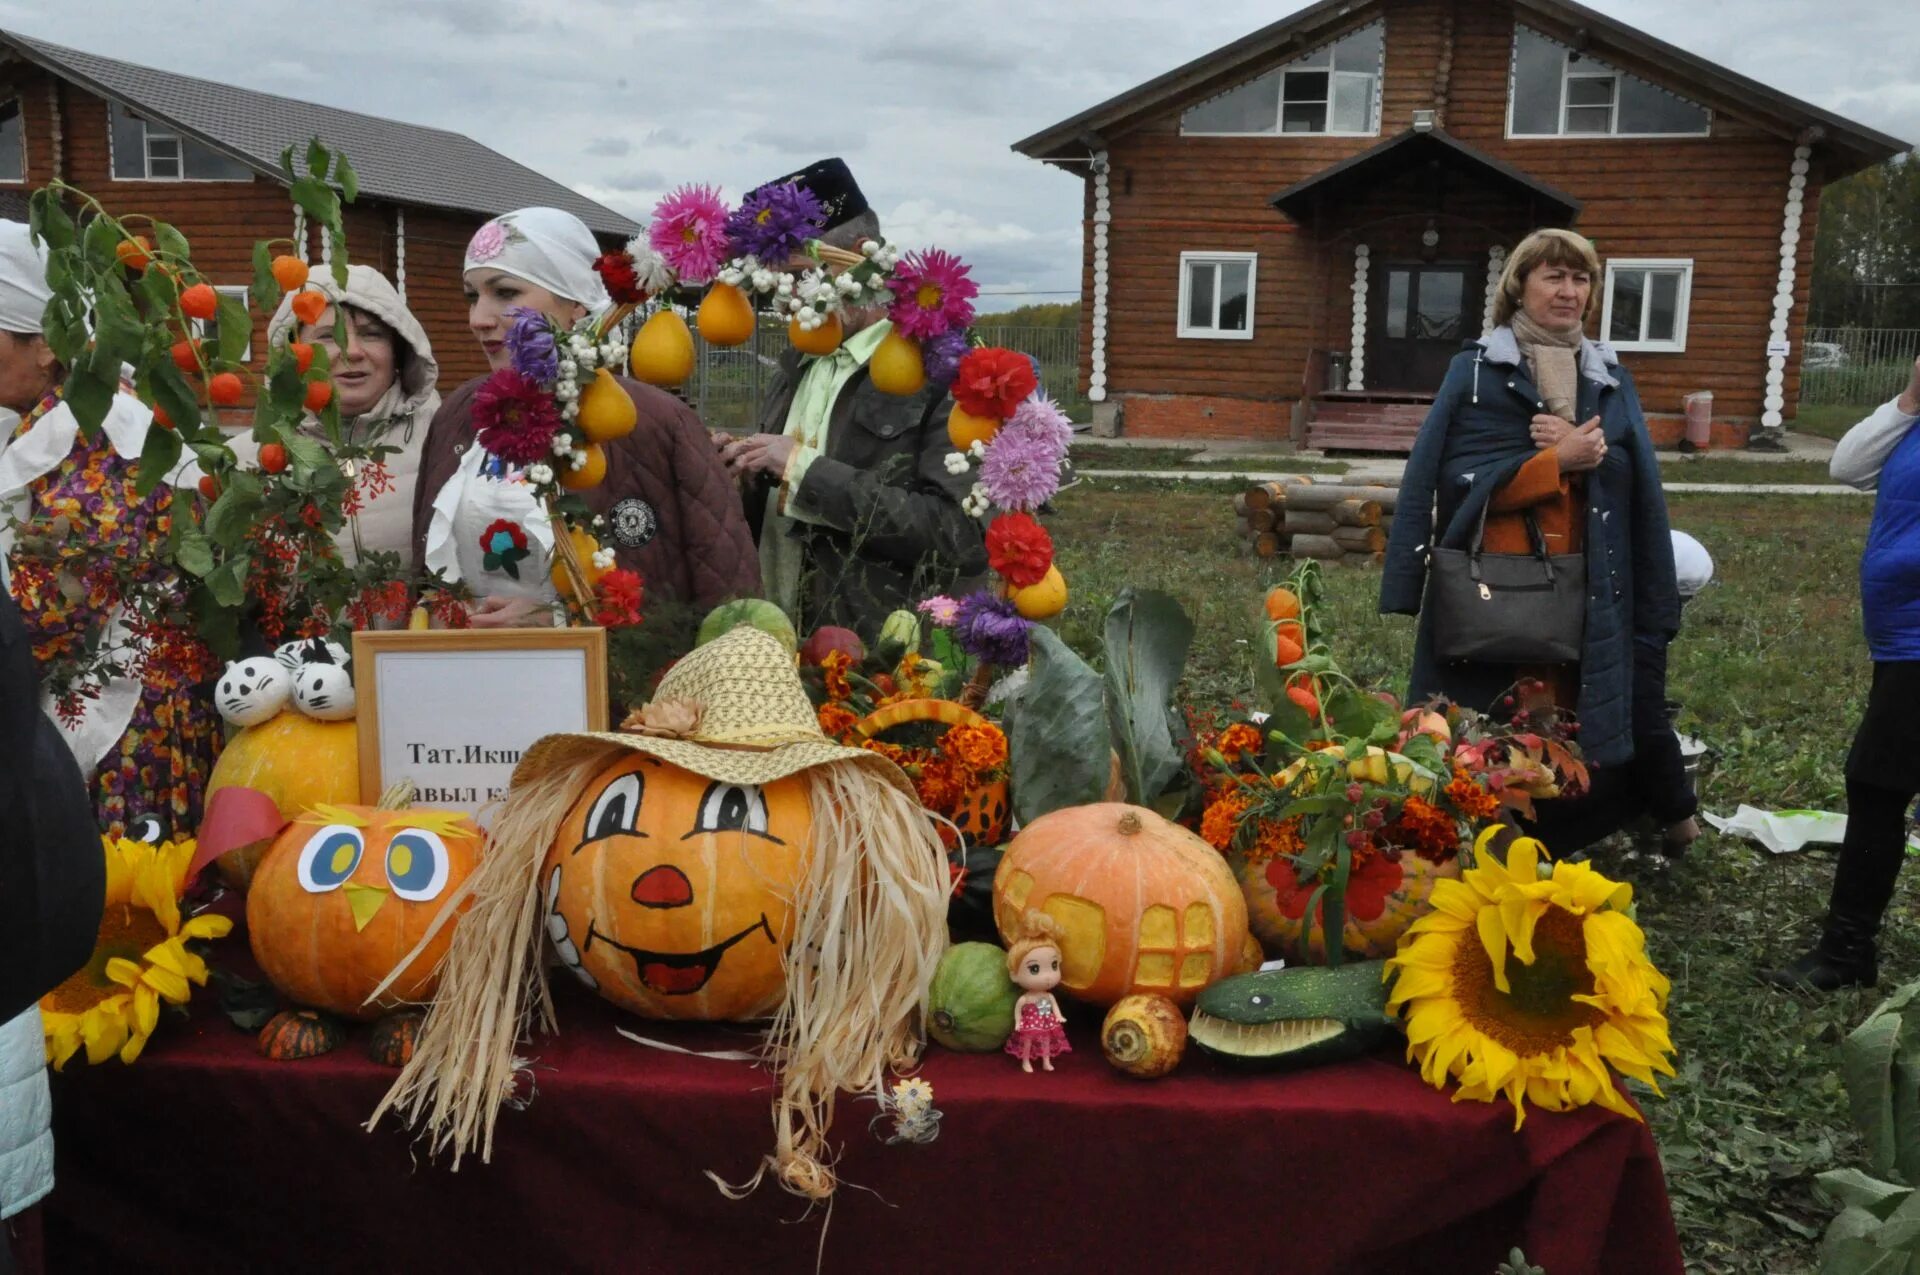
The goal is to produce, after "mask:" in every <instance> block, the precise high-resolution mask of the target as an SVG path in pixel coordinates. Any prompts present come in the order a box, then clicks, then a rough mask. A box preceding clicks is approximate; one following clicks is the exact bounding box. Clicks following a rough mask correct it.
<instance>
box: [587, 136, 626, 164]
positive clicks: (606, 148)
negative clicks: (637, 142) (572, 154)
mask: <svg viewBox="0 0 1920 1275" xmlns="http://www.w3.org/2000/svg"><path fill="white" fill-rule="evenodd" d="M632 149H633V143H632V142H630V141H628V140H627V139H626V138H624V137H596V138H594V139H593V140H592V141H590V142H588V143H587V144H586V147H585V148H584V153H585V154H588V155H597V156H602V157H605V158H608V159H617V158H619V157H620V156H622V155H625V154H626V153H627V152H628V151H630V150H632Z"/></svg>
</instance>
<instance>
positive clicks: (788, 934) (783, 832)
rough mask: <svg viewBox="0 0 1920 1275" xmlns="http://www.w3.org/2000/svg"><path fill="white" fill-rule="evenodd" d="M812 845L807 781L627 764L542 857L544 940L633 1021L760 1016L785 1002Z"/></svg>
mask: <svg viewBox="0 0 1920 1275" xmlns="http://www.w3.org/2000/svg"><path fill="white" fill-rule="evenodd" d="M812 837H813V812H812V808H811V806H810V804H809V802H808V798H807V781H806V778H805V777H804V776H803V775H795V776H791V777H789V778H786V779H780V780H776V781H774V782H773V783H770V784H767V785H765V786H764V787H757V786H753V785H743V784H728V783H722V782H720V781H717V780H709V779H704V778H702V777H700V776H699V775H696V774H694V773H693V772H691V771H687V770H682V769H680V768H679V767H677V766H672V765H669V764H667V763H666V762H663V761H660V760H658V759H656V758H653V757H647V756H642V755H635V754H630V755H627V756H623V757H621V758H620V759H619V760H618V761H617V762H615V763H614V764H613V765H611V766H608V767H607V768H606V769H605V770H603V771H601V772H600V774H599V775H598V776H597V777H596V778H595V779H594V780H593V782H592V783H590V784H589V785H588V786H587V788H586V791H585V792H583V793H582V794H581V796H580V798H579V800H578V801H577V802H575V803H574V806H573V808H572V809H571V810H570V811H569V812H568V813H567V817H566V820H565V821H564V822H563V823H562V824H561V825H560V832H559V834H558V835H557V836H556V837H555V839H554V842H553V844H552V846H551V847H549V849H548V850H547V857H546V862H545V864H544V865H543V866H542V867H541V869H540V872H541V880H542V883H543V892H542V899H543V900H544V910H545V912H546V924H547V933H548V935H549V937H550V938H551V939H552V940H553V946H554V948H555V950H556V951H557V952H558V953H559V956H560V960H561V963H562V964H564V965H565V966H566V967H567V968H568V969H570V970H572V971H573V973H574V974H575V975H576V976H577V977H579V978H580V980H581V981H582V982H584V983H586V984H587V985H588V986H590V987H593V988H595V989H596V990H598V991H599V993H600V995H602V996H604V997H606V998H607V999H608V1000H610V1001H612V1002H613V1003H614V1004H616V1005H619V1006H621V1007H622V1008H623V1009H627V1010H631V1011H632V1012H633V1013H636V1014H639V1015H641V1016H642V1017H645V1018H680V1019H700V1020H729V1021H744V1020H747V1019H753V1018H764V1017H766V1016H767V1015H768V1014H770V1013H772V1012H773V1011H774V1010H775V1009H777V1008H779V1006H780V1002H781V1001H782V1000H784V999H785V997H786V987H787V985H786V972H785V970H784V968H783V966H782V957H783V954H784V953H785V951H786V948H787V943H788V941H789V940H790V939H791V938H792V937H793V926H794V918H793V906H792V899H793V898H794V895H795V893H796V892H797V891H798V889H799V887H800V884H801V881H802V879H803V877H804V875H805V872H806V866H807V862H806V861H807V855H808V854H809V853H810V851H811V843H812Z"/></svg>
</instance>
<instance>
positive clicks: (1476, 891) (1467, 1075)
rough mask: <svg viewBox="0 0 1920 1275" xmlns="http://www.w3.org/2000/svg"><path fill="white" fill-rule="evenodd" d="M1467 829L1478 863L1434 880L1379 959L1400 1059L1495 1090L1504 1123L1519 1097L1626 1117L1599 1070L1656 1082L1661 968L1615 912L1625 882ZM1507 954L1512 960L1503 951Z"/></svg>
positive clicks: (1662, 1017) (1517, 1112)
mask: <svg viewBox="0 0 1920 1275" xmlns="http://www.w3.org/2000/svg"><path fill="white" fill-rule="evenodd" d="M1497 831H1498V829H1497V828H1489V829H1488V830H1487V831H1485V832H1483V833H1481V834H1480V838H1479V841H1478V842H1477V843H1476V844H1475V846H1474V850H1475V855H1476V859H1477V861H1478V863H1479V864H1480V865H1481V866H1479V867H1476V868H1471V869H1468V870H1467V871H1466V872H1465V873H1464V874H1463V876H1462V879H1461V880H1459V881H1442V882H1440V883H1439V884H1438V885H1436V886H1435V887H1434V891H1433V906H1434V911H1433V912H1432V913H1430V914H1429V915H1427V916H1425V917H1422V918H1421V919H1420V920H1418V921H1416V922H1414V924H1413V926H1412V928H1410V929H1409V930H1408V931H1407V934H1406V937H1404V938H1403V939H1401V940H1400V950H1399V952H1398V953H1397V954H1396V955H1395V956H1394V957H1393V958H1392V959H1391V960H1389V961H1388V962H1387V971H1388V974H1389V976H1390V977H1392V978H1393V980H1394V983H1393V994H1392V996H1391V997H1390V998H1389V1000H1388V1002H1387V1003H1388V1007H1389V1008H1390V1009H1397V1008H1399V1007H1401V1006H1405V1007H1406V1010H1407V1058H1408V1059H1409V1060H1410V1061H1417V1062H1419V1064H1420V1073H1421V1075H1422V1076H1424V1077H1425V1078H1426V1081H1427V1083H1428V1084H1431V1085H1433V1086H1435V1087H1436V1088H1438V1087H1440V1086H1442V1085H1444V1084H1445V1082H1446V1078H1447V1077H1448V1076H1452V1077H1454V1078H1455V1079H1456V1080H1458V1081H1459V1082H1460V1088H1459V1090H1458V1092H1456V1093H1455V1094H1454V1100H1455V1101H1456V1102H1457V1101H1459V1100H1460V1099H1463V1098H1473V1099H1477V1100H1478V1101H1481V1102H1492V1101H1493V1100H1494V1099H1495V1098H1496V1097H1498V1096H1500V1095H1501V1094H1505V1095H1506V1097H1507V1099H1508V1100H1509V1101H1510V1102H1512V1103H1513V1113H1514V1115H1513V1124H1514V1128H1516V1129H1518V1128H1519V1127H1520V1124H1521V1122H1522V1121H1523V1120H1525V1119H1526V1108H1525V1106H1524V1103H1525V1102H1527V1101H1531V1102H1533V1103H1534V1104H1535V1105H1536V1106H1540V1107H1544V1108H1546V1109H1547V1110H1549V1111H1565V1110H1567V1109H1569V1108H1571V1107H1576V1106H1582V1105H1584V1104H1586V1103H1590V1102H1597V1103H1599V1104H1600V1105H1601V1106H1603V1107H1606V1108H1608V1109H1610V1110H1613V1111H1617V1112H1619V1113H1620V1114H1622V1115H1624V1116H1630V1117H1632V1118H1633V1119H1635V1120H1638V1119H1639V1118H1640V1113H1639V1112H1638V1111H1636V1110H1635V1109H1634V1107H1633V1105H1632V1104H1631V1103H1629V1102H1628V1101H1627V1100H1626V1098H1625V1097H1624V1096H1623V1095H1622V1094H1621V1093H1620V1091H1619V1089H1618V1088H1617V1087H1616V1085H1615V1081H1614V1076H1613V1072H1616V1071H1617V1072H1620V1073H1621V1074H1623V1075H1627V1076H1632V1077H1633V1078H1634V1079H1636V1080H1639V1081H1641V1082H1643V1083H1644V1084H1646V1085H1648V1086H1649V1087H1651V1088H1652V1089H1653V1091H1654V1093H1655V1094H1658V1093H1659V1092H1660V1086H1659V1084H1658V1082H1657V1081H1656V1080H1655V1079H1654V1073H1655V1072H1656V1071H1657V1072H1661V1073H1663V1074H1665V1075H1668V1076H1671V1075H1673V1066H1672V1064H1671V1063H1670V1062H1669V1061H1668V1055H1670V1054H1671V1053H1672V1052H1673V1042H1672V1041H1671V1040H1670V1039H1669V1038H1668V1036H1667V1019H1666V1013H1665V1010H1666V1004H1667V991H1668V988H1669V986H1670V984H1669V983H1668V981H1667V979H1666V976H1665V975H1663V974H1661V973H1660V971H1659V970H1657V969H1655V968H1654V967H1653V964H1652V962H1651V961H1649V960H1648V959H1647V953H1646V936H1645V935H1644V934H1642V933H1641V931H1640V927H1639V926H1638V925H1636V924H1634V922H1633V920H1632V918H1631V917H1629V916H1628V915H1627V912H1626V911H1625V909H1626V907H1627V905H1628V904H1629V903H1630V902H1631V901H1632V898H1633V887H1632V886H1629V885H1623V884H1621V883H1619V882H1615V881H1609V880H1608V879H1607V878H1606V877H1603V876H1601V875H1600V874H1599V873H1597V872H1595V871H1594V870H1593V869H1592V868H1591V867H1590V866H1588V865H1587V864H1584V863H1556V864H1554V865H1553V874H1552V875H1551V876H1550V877H1545V878H1543V877H1542V876H1541V875H1540V866H1539V865H1540V855H1541V853H1542V849H1543V848H1542V846H1541V845H1540V843H1539V842H1537V841H1534V840H1532V839H1530V838H1524V837H1523V838H1520V839H1518V840H1516V841H1515V842H1514V843H1513V846H1512V848H1511V849H1510V850H1509V851H1508V852H1507V861H1506V863H1505V864H1502V863H1501V862H1500V861H1499V860H1498V859H1496V858H1494V857H1493V855H1492V854H1491V853H1490V852H1489V850H1488V845H1489V843H1490V842H1491V841H1492V839H1493V837H1494V835H1495V833H1496V832H1497ZM1509 955H1511V957H1512V959H1511V960H1510V959H1508V958H1509Z"/></svg>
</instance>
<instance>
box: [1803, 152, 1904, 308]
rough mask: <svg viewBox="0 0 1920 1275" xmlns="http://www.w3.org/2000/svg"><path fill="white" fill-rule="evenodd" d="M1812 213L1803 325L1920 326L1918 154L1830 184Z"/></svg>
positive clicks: (1894, 160)
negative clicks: (1815, 216) (1815, 222)
mask: <svg viewBox="0 0 1920 1275" xmlns="http://www.w3.org/2000/svg"><path fill="white" fill-rule="evenodd" d="M1819 218H1820V223H1819V228H1818V230H1817V231H1816V232H1815V235H1814V248H1813V279H1812V303H1811V310H1810V315H1811V317H1810V320H1809V322H1810V325H1811V326H1813V327H1816V328H1840V327H1850V328H1920V157H1916V154H1915V152H1912V151H1909V152H1907V153H1906V154H1905V155H1896V156H1895V157H1894V158H1892V159H1890V160H1888V161H1887V162H1886V163H1884V164H1877V165H1875V166H1874V167H1872V168H1869V169H1865V170H1863V171H1861V172H1858V173H1855V174H1854V175H1853V176H1851V177H1847V178H1844V179H1842V180H1840V181H1837V182H1834V183H1833V184H1832V185H1830V186H1828V187H1827V188H1826V189H1825V190H1824V191H1822V192H1821V195H1820V204H1819Z"/></svg>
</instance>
